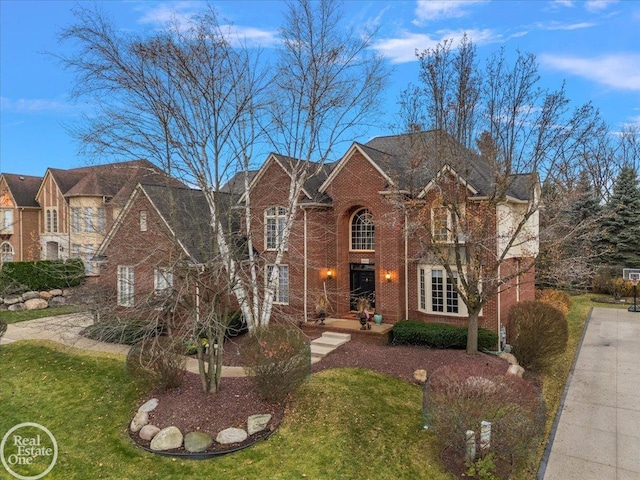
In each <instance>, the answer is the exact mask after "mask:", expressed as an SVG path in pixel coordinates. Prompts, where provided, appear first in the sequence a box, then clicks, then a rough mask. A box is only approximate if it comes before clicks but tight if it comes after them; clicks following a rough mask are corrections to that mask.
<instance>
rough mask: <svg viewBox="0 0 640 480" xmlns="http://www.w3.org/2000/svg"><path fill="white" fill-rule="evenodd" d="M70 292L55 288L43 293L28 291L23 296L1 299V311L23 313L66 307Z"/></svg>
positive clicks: (16, 295)
mask: <svg viewBox="0 0 640 480" xmlns="http://www.w3.org/2000/svg"><path fill="white" fill-rule="evenodd" d="M70 295H71V292H70V291H69V290H62V289H60V288H55V289H53V290H47V291H43V292H36V291H28V292H24V293H22V294H13V295H5V296H4V297H0V310H10V311H12V312H21V311H23V310H43V309H45V308H48V307H53V306H59V305H66V303H67V297H69V296H70Z"/></svg>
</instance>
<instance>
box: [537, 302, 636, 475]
mask: <svg viewBox="0 0 640 480" xmlns="http://www.w3.org/2000/svg"><path fill="white" fill-rule="evenodd" d="M549 445H550V447H549V446H547V451H546V452H545V456H544V458H543V461H542V464H541V466H540V471H539V472H538V478H539V479H544V480H574V479H575V480H609V479H611V480H614V479H615V480H640V313H633V312H628V311H626V310H621V309H613V308H594V309H593V311H592V313H591V316H590V318H589V319H588V323H587V326H586V330H585V333H584V336H583V339H582V344H581V346H580V347H579V351H578V355H577V359H576V362H575V365H574V368H573V369H572V371H571V373H570V374H569V379H568V381H567V387H566V388H565V396H564V397H563V399H562V403H561V405H560V412H559V420H558V418H556V422H555V423H554V427H553V429H552V432H551V436H550V438H549Z"/></svg>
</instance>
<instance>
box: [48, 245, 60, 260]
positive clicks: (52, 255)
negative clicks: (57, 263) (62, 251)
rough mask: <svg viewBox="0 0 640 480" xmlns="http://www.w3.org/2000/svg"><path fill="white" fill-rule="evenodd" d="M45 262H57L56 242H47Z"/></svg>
mask: <svg viewBox="0 0 640 480" xmlns="http://www.w3.org/2000/svg"><path fill="white" fill-rule="evenodd" d="M47 260H58V242H47Z"/></svg>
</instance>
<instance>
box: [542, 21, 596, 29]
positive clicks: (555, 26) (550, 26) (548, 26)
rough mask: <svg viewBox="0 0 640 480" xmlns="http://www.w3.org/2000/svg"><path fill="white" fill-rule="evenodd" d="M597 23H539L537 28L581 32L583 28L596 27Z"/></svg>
mask: <svg viewBox="0 0 640 480" xmlns="http://www.w3.org/2000/svg"><path fill="white" fill-rule="evenodd" d="M595 26H596V24H595V23H590V22H581V23H560V22H551V23H548V24H545V23H537V24H536V27H538V28H540V29H541V30H580V29H583V28H591V27H595Z"/></svg>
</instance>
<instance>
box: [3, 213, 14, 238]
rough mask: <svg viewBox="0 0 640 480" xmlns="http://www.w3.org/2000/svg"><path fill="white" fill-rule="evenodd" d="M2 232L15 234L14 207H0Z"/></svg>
mask: <svg viewBox="0 0 640 480" xmlns="http://www.w3.org/2000/svg"><path fill="white" fill-rule="evenodd" d="M0 233H3V234H5V235H6V234H13V209H10V208H3V209H0Z"/></svg>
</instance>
